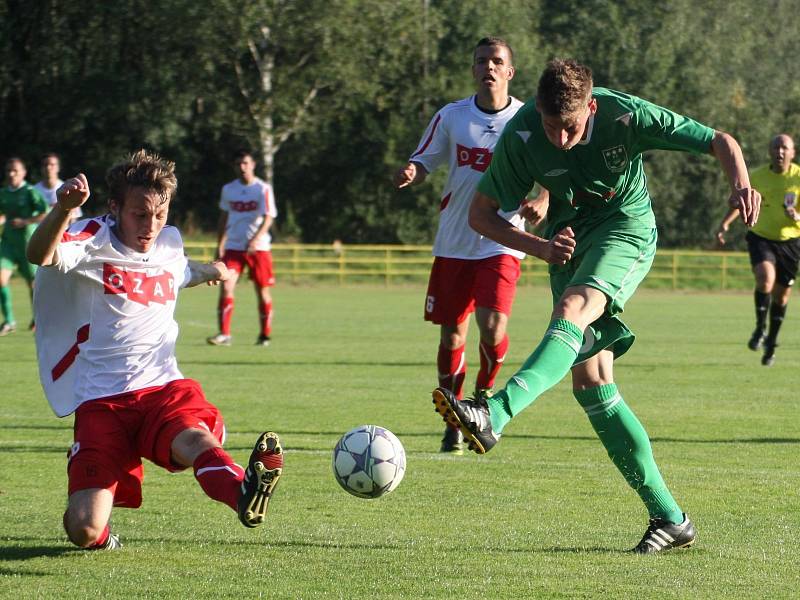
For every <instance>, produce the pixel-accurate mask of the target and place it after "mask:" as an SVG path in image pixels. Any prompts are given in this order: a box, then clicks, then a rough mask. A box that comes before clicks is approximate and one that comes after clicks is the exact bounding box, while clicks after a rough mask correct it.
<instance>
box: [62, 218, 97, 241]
mask: <svg viewBox="0 0 800 600" xmlns="http://www.w3.org/2000/svg"><path fill="white" fill-rule="evenodd" d="M98 231H100V223H98V222H97V221H89V222H88V223H87V224H86V226H85V227H84V228H83V229H81V230H80V231H79V232H78V233H70V232H69V231H65V232H64V235H62V236H61V241H62V242H80V241H83V240H88V239H89V238H90V237H92V236H93V235H94V234H96V233H97V232H98Z"/></svg>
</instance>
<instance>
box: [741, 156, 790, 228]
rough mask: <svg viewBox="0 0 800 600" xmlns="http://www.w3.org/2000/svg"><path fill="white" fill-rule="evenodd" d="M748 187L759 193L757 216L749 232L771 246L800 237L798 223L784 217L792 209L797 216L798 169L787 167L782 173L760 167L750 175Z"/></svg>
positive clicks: (767, 167)
mask: <svg viewBox="0 0 800 600" xmlns="http://www.w3.org/2000/svg"><path fill="white" fill-rule="evenodd" d="M750 185H751V186H753V187H754V188H755V189H757V190H758V191H759V192H760V193H761V213H760V214H759V216H758V222H757V223H756V224H755V225H753V227H752V228H751V231H752V232H753V233H755V234H756V235H760V236H761V237H763V238H766V239H768V240H772V241H774V242H785V241H786V240H791V239H794V238H797V237H800V222H797V221H794V220H793V219H792V218H791V217H789V216H788V215H787V214H786V207H789V206H793V207H794V208H795V210H797V211H798V212H799V213H800V204H799V203H798V201H799V200H800V166H798V165H796V164H794V163H791V164H790V165H789V170H788V171H786V173H775V172H774V171H772V170H771V169H770V168H769V165H764V166H763V167H759V168H758V169H755V170H754V171H753V172H752V173H751V174H750Z"/></svg>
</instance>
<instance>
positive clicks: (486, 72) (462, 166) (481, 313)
mask: <svg viewBox="0 0 800 600" xmlns="http://www.w3.org/2000/svg"><path fill="white" fill-rule="evenodd" d="M472 75H473V78H474V80H475V85H476V88H477V93H476V94H475V95H474V96H470V97H469V98H464V99H463V100H459V101H457V102H453V103H451V104H448V105H447V106H445V107H444V108H442V109H441V110H440V111H439V112H438V113H436V115H435V116H434V118H433V120H432V121H431V123H430V125H428V129H427V130H426V131H425V134H424V135H423V137H422V140H421V141H420V144H419V146H418V148H417V150H416V151H415V152H414V153H413V154H412V155H411V158H410V159H409V161H408V163H407V164H406V165H404V166H403V167H401V168H400V169H399V170H398V171H397V173H396V174H395V176H394V184H395V185H396V186H397V187H398V188H403V187H406V186H409V185H414V184H417V183H421V182H422V181H424V180H425V178H426V177H427V175H428V173H430V172H431V171H433V170H434V169H435V168H436V167H438V166H439V165H441V164H447V165H448V167H449V176H448V179H447V183H446V184H445V188H444V192H443V194H442V200H441V206H440V213H439V229H438V231H437V233H436V239H435V241H434V245H433V255H434V257H435V258H434V262H433V268H432V270H431V276H430V281H429V283H428V291H427V294H426V298H425V320H426V321H432V322H433V323H436V324H438V325H440V331H441V335H440V343H439V351H438V355H437V360H436V362H437V367H438V373H439V386H440V387H445V388H447V389H449V390H451V391H452V392H453V393H454V394H456V396H457V397H458V398H462V397H463V385H464V379H465V377H466V371H467V365H466V357H465V353H464V347H465V344H466V341H467V329H468V327H469V315H470V313H472V312H475V320H476V322H477V324H478V329H479V330H480V345H479V353H480V369H479V371H478V375H477V377H476V380H475V393H476V394H479V395H487V394H491V388H492V385H493V384H494V380H495V377H496V376H497V373H498V371H499V370H500V366H501V365H502V363H503V360H504V359H505V355H506V352H507V350H508V336H507V335H506V325H507V323H508V317H509V315H510V314H511V306H512V304H513V302H514V294H515V291H516V284H517V279H519V274H520V266H519V263H520V259H522V258H523V257H524V254H523V253H521V252H516V251H515V250H510V249H509V248H506V247H505V246H501V245H500V244H498V243H496V242H494V241H492V240H490V239H489V238H485V237H483V236H482V235H479V234H478V233H476V232H475V231H474V230H473V229H472V228H471V227H470V226H469V223H468V219H467V217H468V213H469V206H470V203H471V202H472V197H473V196H474V194H475V189H476V187H477V185H478V181H479V180H480V178H481V175H483V172H484V171H486V168H487V167H488V166H489V163H490V162H491V160H492V152H493V150H494V146H495V144H496V143H497V140H498V138H499V137H500V134H501V133H502V132H503V128H504V127H505V124H506V123H507V122H508V121H509V119H511V117H513V116H514V114H515V113H516V112H517V110H518V109H519V107H520V106H522V102H520V101H519V100H517V99H516V98H513V97H512V96H510V95H509V93H508V85H509V82H510V81H511V79H512V78H513V76H514V65H513V52H512V50H511V47H510V46H509V45H508V43H507V42H505V41H504V40H502V39H500V38H496V37H488V38H483V39H481V40H480V41H479V42H478V43H477V45H476V47H475V51H474V54H473V64H472ZM521 200H522V202H521V205H520V209H519V210H515V211H511V212H500V214H501V216H502V217H503V218H505V219H506V220H507V221H509V222H511V223H512V224H513V225H515V226H516V227H520V228H522V227H524V220H525V219H528V220H529V221H530V222H531V223H532V224H536V223H538V222H539V221H541V220H542V219H543V218H544V215H545V213H546V212H547V203H548V196H547V192H546V191H544V190H543V191H542V193H541V194H540V195H539V197H538V198H537V199H536V200H531V201H525V200H524V199H521ZM441 451H442V452H451V453H454V454H462V453H463V443H462V437H461V433H460V431H459V430H458V429H457V428H452V427H448V428H447V429H446V430H445V434H444V438H443V439H442V446H441Z"/></svg>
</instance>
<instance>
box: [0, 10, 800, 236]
mask: <svg viewBox="0 0 800 600" xmlns="http://www.w3.org/2000/svg"><path fill="white" fill-rule="evenodd" d="M798 15H800V13H798V11H797V10H796V5H795V3H793V2H791V1H789V0H763V1H762V2H758V3H756V2H752V1H751V0H725V1H724V2H723V1H722V0H706V1H704V2H700V3H697V2H694V1H693V0H669V2H665V3H655V4H654V3H650V2H644V1H643V0H639V1H635V0H613V1H607V0H529V1H521V0H503V1H500V0H395V1H392V2H389V1H387V0H362V1H358V0H295V1H293V0H250V1H248V2H234V1H233V0H210V1H208V2H196V1H194V0H164V1H163V2H157V3H154V2H149V1H145V0H117V1H115V2H113V3H112V2H109V3H94V2H81V1H78V0H6V1H5V2H3V3H2V4H0V123H2V128H1V129H0V155H2V157H3V158H5V157H8V156H11V155H18V156H21V157H22V158H23V159H24V160H25V161H26V162H27V163H28V170H29V180H31V181H36V180H37V179H38V161H39V157H40V156H41V154H42V153H44V152H48V151H55V152H58V153H59V154H60V155H61V156H62V176H69V175H72V174H74V173H75V172H77V171H78V170H82V171H84V172H86V173H87V175H88V176H89V179H90V182H91V183H92V184H93V185H94V194H93V199H92V200H91V201H90V202H91V203H92V204H90V206H89V211H90V212H92V211H93V212H101V211H102V210H103V206H104V198H105V194H104V190H103V187H104V184H103V175H104V172H105V170H106V169H107V168H108V167H109V166H110V165H111V164H112V163H113V162H114V161H116V160H118V159H119V158H120V157H122V156H123V155H125V154H126V153H128V152H130V151H132V150H135V149H137V148H139V147H146V148H149V149H152V150H155V151H158V152H159V153H161V154H162V155H164V156H167V157H169V158H171V159H172V160H175V161H176V163H177V165H178V172H179V182H180V187H179V195H178V202H177V203H176V204H175V207H174V216H173V218H174V220H175V221H176V222H177V223H178V224H179V225H181V226H183V227H184V228H185V229H187V230H188V232H189V233H194V234H197V233H200V232H201V231H210V230H212V229H213V227H214V223H215V222H216V218H217V199H218V194H219V189H220V187H221V185H222V184H223V183H225V182H226V181H229V180H230V179H232V178H233V171H232V169H231V163H230V157H231V155H232V153H233V152H234V151H235V150H236V149H238V148H241V147H246V148H249V149H251V150H252V151H253V152H254V153H255V155H256V156H257V157H258V161H259V171H260V172H259V174H260V175H261V176H262V177H266V178H268V179H270V180H272V181H273V184H274V186H275V190H276V196H277V199H278V207H279V210H280V213H281V214H280V217H279V219H278V223H277V231H276V237H277V238H278V239H279V240H281V239H283V240H291V241H305V242H331V241H332V240H334V239H340V240H342V241H343V242H345V243H357V242H372V243H395V242H400V243H427V242H430V241H431V240H432V237H433V233H434V231H435V226H436V215H437V210H438V197H439V192H440V190H441V184H442V181H443V180H444V176H445V173H444V172H443V170H441V169H440V171H438V172H436V173H435V174H434V176H432V177H430V178H429V179H428V181H427V182H426V183H425V184H424V185H422V186H420V187H418V188H415V189H414V190H411V191H409V190H405V191H400V192H398V191H396V190H394V189H393V188H392V186H391V184H390V177H391V174H392V173H393V171H394V170H395V169H396V168H397V167H398V166H399V165H401V164H403V163H404V162H405V160H406V159H407V157H408V156H409V154H410V153H411V152H412V151H413V150H414V148H415V147H416V145H417V143H418V141H419V139H420V136H421V135H422V132H423V130H424V128H425V126H426V125H427V123H428V121H429V120H430V118H431V117H432V116H433V114H434V113H435V112H436V110H437V109H438V108H440V107H441V106H443V105H444V104H446V103H448V102H450V101H452V100H456V99H458V98H462V97H464V96H467V95H469V94H470V93H471V92H472V89H473V84H472V80H471V75H470V65H471V53H472V48H473V46H474V44H475V42H476V41H477V40H478V39H479V38H481V37H483V36H486V35H499V36H501V37H504V38H506V39H507V40H508V41H509V42H510V43H511V45H512V47H513V48H514V52H515V63H516V66H517V76H516V77H515V79H514V81H513V82H512V86H511V90H512V94H513V95H515V96H517V97H519V98H520V99H523V100H525V99H528V98H529V97H530V96H531V95H532V93H533V91H534V89H535V85H536V81H537V79H538V75H539V72H540V71H541V68H542V66H543V64H544V63H545V61H546V60H548V59H549V58H551V57H554V56H559V57H574V58H577V59H578V60H580V61H582V62H584V63H586V64H588V65H590V66H591V67H592V69H593V70H594V73H595V82H596V84H597V85H602V86H607V87H612V88H616V89H620V90H623V91H626V92H629V93H632V94H635V95H639V96H642V97H644V98H647V99H649V100H651V101H653V102H656V103H658V104H662V105H665V106H667V107H670V108H672V109H673V110H676V111H678V112H681V113H684V114H687V115H689V116H692V117H695V118H697V119H698V120H700V121H702V122H704V123H707V124H709V125H711V126H713V127H716V128H717V129H722V130H725V131H728V132H730V133H731V134H733V135H734V136H735V137H736V138H737V139H738V140H739V141H740V143H741V144H742V147H743V149H744V152H745V156H746V158H747V160H748V164H750V165H752V166H756V165H758V164H761V163H764V162H766V161H767V158H768V157H767V144H768V142H769V139H770V137H771V136H773V135H774V134H776V133H779V132H786V133H789V134H792V135H794V134H796V133H797V132H798V126H799V125H800V82H799V81H798V79H797V77H796V76H795V74H794V69H793V66H794V64H795V63H794V60H793V59H794V58H795V56H794V53H795V50H796V41H795V38H796V35H797V32H798V31H800V17H799V16H798ZM646 161H647V169H648V176H649V185H650V190H651V194H652V196H653V200H654V207H655V211H656V214H657V217H658V220H659V228H660V240H661V244H662V246H670V247H675V246H681V247H711V246H712V245H713V244H712V232H713V231H714V229H715V227H716V224H717V222H718V220H719V218H720V217H721V215H722V213H723V212H724V201H725V197H726V187H725V182H724V179H723V177H722V176H721V174H720V172H719V169H718V168H717V166H716V164H715V161H714V160H713V158H710V157H709V158H698V157H691V156H688V155H684V154H674V153H667V152H660V153H655V154H653V155H652V156H648V157H647V158H646ZM738 229H739V231H738V234H737V235H734V236H732V242H733V245H734V246H735V247H741V239H742V236H743V231H742V228H741V227H740V228H738Z"/></svg>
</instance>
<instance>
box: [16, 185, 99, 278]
mask: <svg viewBox="0 0 800 600" xmlns="http://www.w3.org/2000/svg"><path fill="white" fill-rule="evenodd" d="M89 194H90V190H89V182H88V181H87V180H86V175H84V174H83V173H79V174H78V175H77V176H76V177H73V178H72V179H69V180H67V181H65V182H64V184H63V185H62V186H61V187H60V188H58V191H57V192H56V198H57V200H56V203H55V204H54V205H53V209H52V210H51V211H50V212H49V213H47V215H46V216H45V217H44V219H42V221H41V223H39V226H38V227H37V228H36V230H35V231H34V232H33V234H32V235H31V239H30V241H29V242H28V248H27V250H26V256H27V258H28V261H29V262H31V263H33V264H35V265H40V266H43V267H45V266H47V265H52V264H53V263H54V262H55V261H56V258H57V251H58V243H59V241H61V236H62V235H64V232H65V231H66V230H67V227H68V226H69V223H70V213H71V212H72V209H73V208H76V207H78V206H81V205H83V204H84V203H85V202H86V200H88V199H89Z"/></svg>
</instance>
